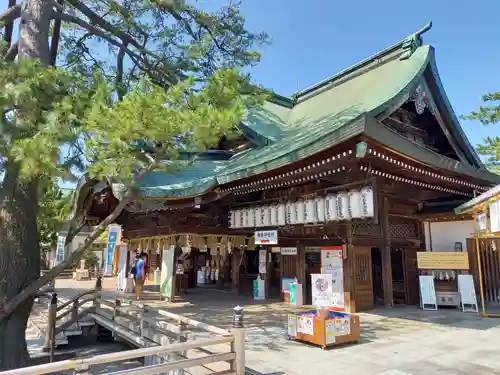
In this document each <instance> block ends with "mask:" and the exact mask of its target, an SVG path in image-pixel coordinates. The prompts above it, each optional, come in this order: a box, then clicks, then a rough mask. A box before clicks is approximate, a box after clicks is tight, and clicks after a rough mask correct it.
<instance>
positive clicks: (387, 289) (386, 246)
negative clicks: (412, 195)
mask: <svg viewBox="0 0 500 375" xmlns="http://www.w3.org/2000/svg"><path fill="white" fill-rule="evenodd" d="M378 201H379V207H380V209H379V211H378V212H379V222H380V228H381V232H382V233H381V234H382V247H381V249H380V254H381V256H382V284H383V288H384V306H386V307H392V306H393V294H392V265H391V242H390V234H389V202H388V200H387V197H386V196H383V195H379V200H378Z"/></svg>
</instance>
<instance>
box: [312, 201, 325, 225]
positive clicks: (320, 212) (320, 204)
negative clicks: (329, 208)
mask: <svg viewBox="0 0 500 375" xmlns="http://www.w3.org/2000/svg"><path fill="white" fill-rule="evenodd" d="M314 206H315V207H314V208H315V210H316V215H315V217H316V222H318V223H322V222H324V221H325V199H324V198H323V197H318V198H316V199H315V200H314Z"/></svg>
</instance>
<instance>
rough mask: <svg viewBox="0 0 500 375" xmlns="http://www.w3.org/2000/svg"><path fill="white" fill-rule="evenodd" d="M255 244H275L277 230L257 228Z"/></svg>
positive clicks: (276, 242)
mask: <svg viewBox="0 0 500 375" xmlns="http://www.w3.org/2000/svg"><path fill="white" fill-rule="evenodd" d="M255 244H256V245H277V244H278V231H277V230H258V231H256V232H255Z"/></svg>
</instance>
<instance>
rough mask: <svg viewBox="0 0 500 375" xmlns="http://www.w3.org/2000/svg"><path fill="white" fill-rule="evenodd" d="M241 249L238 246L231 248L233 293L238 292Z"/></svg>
mask: <svg viewBox="0 0 500 375" xmlns="http://www.w3.org/2000/svg"><path fill="white" fill-rule="evenodd" d="M241 255H242V251H241V249H239V248H234V249H233V259H232V268H233V269H232V274H233V275H232V279H233V280H232V289H233V293H235V294H239V285H240V259H241Z"/></svg>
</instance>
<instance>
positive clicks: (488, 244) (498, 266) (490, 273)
mask: <svg viewBox="0 0 500 375" xmlns="http://www.w3.org/2000/svg"><path fill="white" fill-rule="evenodd" d="M479 249H480V251H479V255H480V257H481V271H482V276H483V288H484V299H485V301H486V302H499V301H500V254H499V253H500V239H499V238H480V239H479ZM467 252H468V253H469V264H470V271H471V273H472V275H473V277H474V284H475V285H474V286H475V288H476V293H479V272H478V264H477V263H478V262H477V254H476V239H475V238H467Z"/></svg>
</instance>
